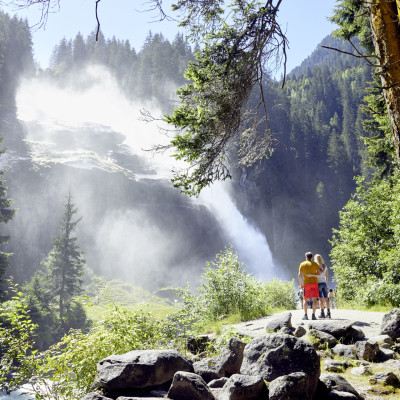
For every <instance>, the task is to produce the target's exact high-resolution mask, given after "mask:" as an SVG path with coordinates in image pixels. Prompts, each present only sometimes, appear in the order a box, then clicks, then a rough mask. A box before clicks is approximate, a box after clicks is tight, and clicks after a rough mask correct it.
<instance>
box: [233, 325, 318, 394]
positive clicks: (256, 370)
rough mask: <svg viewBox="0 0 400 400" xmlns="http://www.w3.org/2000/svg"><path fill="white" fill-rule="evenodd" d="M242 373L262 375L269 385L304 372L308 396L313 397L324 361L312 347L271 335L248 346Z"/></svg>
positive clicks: (304, 342) (285, 337) (296, 339)
mask: <svg viewBox="0 0 400 400" xmlns="http://www.w3.org/2000/svg"><path fill="white" fill-rule="evenodd" d="M240 372H241V373H242V374H245V375H261V376H262V377H263V378H264V379H265V380H266V381H269V382H271V381H273V380H274V379H276V378H279V377H280V376H283V375H289V374H292V373H294V372H304V373H305V374H306V376H307V380H308V386H307V391H306V393H308V394H310V395H311V396H312V394H313V393H314V391H315V389H316V387H317V383H318V378H319V375H320V359H319V356H318V354H317V352H316V351H315V349H314V347H313V346H312V345H311V344H310V343H308V342H306V341H304V340H301V339H298V338H296V337H294V336H291V335H281V334H277V333H271V334H269V335H266V336H261V337H258V338H255V339H252V340H251V341H250V342H249V343H248V344H247V346H246V347H245V349H244V357H243V363H242V368H241V370H240Z"/></svg>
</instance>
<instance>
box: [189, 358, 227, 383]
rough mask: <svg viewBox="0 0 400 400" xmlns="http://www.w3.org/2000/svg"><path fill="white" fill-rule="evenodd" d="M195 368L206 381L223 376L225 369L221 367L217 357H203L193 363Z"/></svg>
mask: <svg viewBox="0 0 400 400" xmlns="http://www.w3.org/2000/svg"><path fill="white" fill-rule="evenodd" d="M193 370H194V372H195V373H196V374H197V375H200V376H201V377H202V378H203V379H204V380H205V381H206V382H210V381H212V380H214V379H219V378H222V377H223V371H222V370H221V368H220V365H219V360H218V359H217V358H212V357H209V358H203V359H202V360H200V361H196V362H195V363H193Z"/></svg>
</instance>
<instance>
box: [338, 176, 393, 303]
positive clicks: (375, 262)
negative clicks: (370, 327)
mask: <svg viewBox="0 0 400 400" xmlns="http://www.w3.org/2000/svg"><path fill="white" fill-rule="evenodd" d="M357 184H358V187H357V191H356V193H355V194H354V195H353V196H352V198H351V200H349V202H348V203H347V204H346V206H345V207H344V209H343V211H341V212H340V224H339V228H338V229H335V230H334V235H333V238H332V241H331V244H332V251H331V260H332V264H333V266H332V269H333V270H334V272H335V280H336V281H337V282H338V285H337V293H338V295H339V298H342V299H343V300H345V301H349V300H351V299H353V298H354V297H357V298H359V299H363V298H364V299H365V301H367V302H370V303H371V304H372V303H374V302H375V303H377V302H378V301H379V302H381V301H382V296H383V295H385V294H387V296H388V297H387V299H386V300H385V302H386V301H387V302H393V303H394V304H397V298H396V296H394V295H393V294H392V293H391V291H392V289H393V286H392V285H398V284H399V283H400V261H399V260H400V254H399V250H398V249H399V244H400V240H399V239H400V235H399V227H398V226H399V222H400V217H399V215H400V213H399V210H400V202H399V199H400V196H399V191H400V185H399V183H398V181H397V178H395V179H393V180H382V181H376V182H373V183H366V182H365V180H364V179H362V178H358V179H357ZM372 284H374V285H378V286H376V288H377V293H376V294H373V293H372V291H371V290H370V287H371V285H372ZM365 291H367V293H366V294H365V296H366V297H364V293H365ZM385 302H384V303H380V304H385Z"/></svg>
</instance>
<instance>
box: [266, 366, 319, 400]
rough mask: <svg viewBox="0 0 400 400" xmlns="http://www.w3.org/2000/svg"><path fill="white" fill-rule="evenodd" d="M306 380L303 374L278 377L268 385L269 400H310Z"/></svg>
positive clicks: (297, 373)
mask: <svg viewBox="0 0 400 400" xmlns="http://www.w3.org/2000/svg"><path fill="white" fill-rule="evenodd" d="M312 397H313V395H312V394H310V393H308V378H307V375H306V374H305V373H304V372H294V373H293V374H289V375H284V376H280V377H279V378H276V379H274V380H273V381H272V382H271V383H270V385H269V400H311V399H312Z"/></svg>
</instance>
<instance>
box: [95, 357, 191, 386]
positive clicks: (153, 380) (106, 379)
mask: <svg viewBox="0 0 400 400" xmlns="http://www.w3.org/2000/svg"><path fill="white" fill-rule="evenodd" d="M177 371H186V372H193V366H192V364H191V362H190V361H189V360H188V359H187V358H186V357H184V356H182V355H181V354H179V353H178V352H177V351H174V350H134V351H130V352H129V353H126V354H121V355H111V356H109V357H107V358H104V359H103V360H101V361H100V362H99V363H98V364H97V382H98V384H99V386H100V387H103V388H106V389H109V390H119V389H138V388H148V387H154V386H157V385H162V384H164V383H166V382H169V381H171V380H172V378H173V377H174V374H175V372H177Z"/></svg>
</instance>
